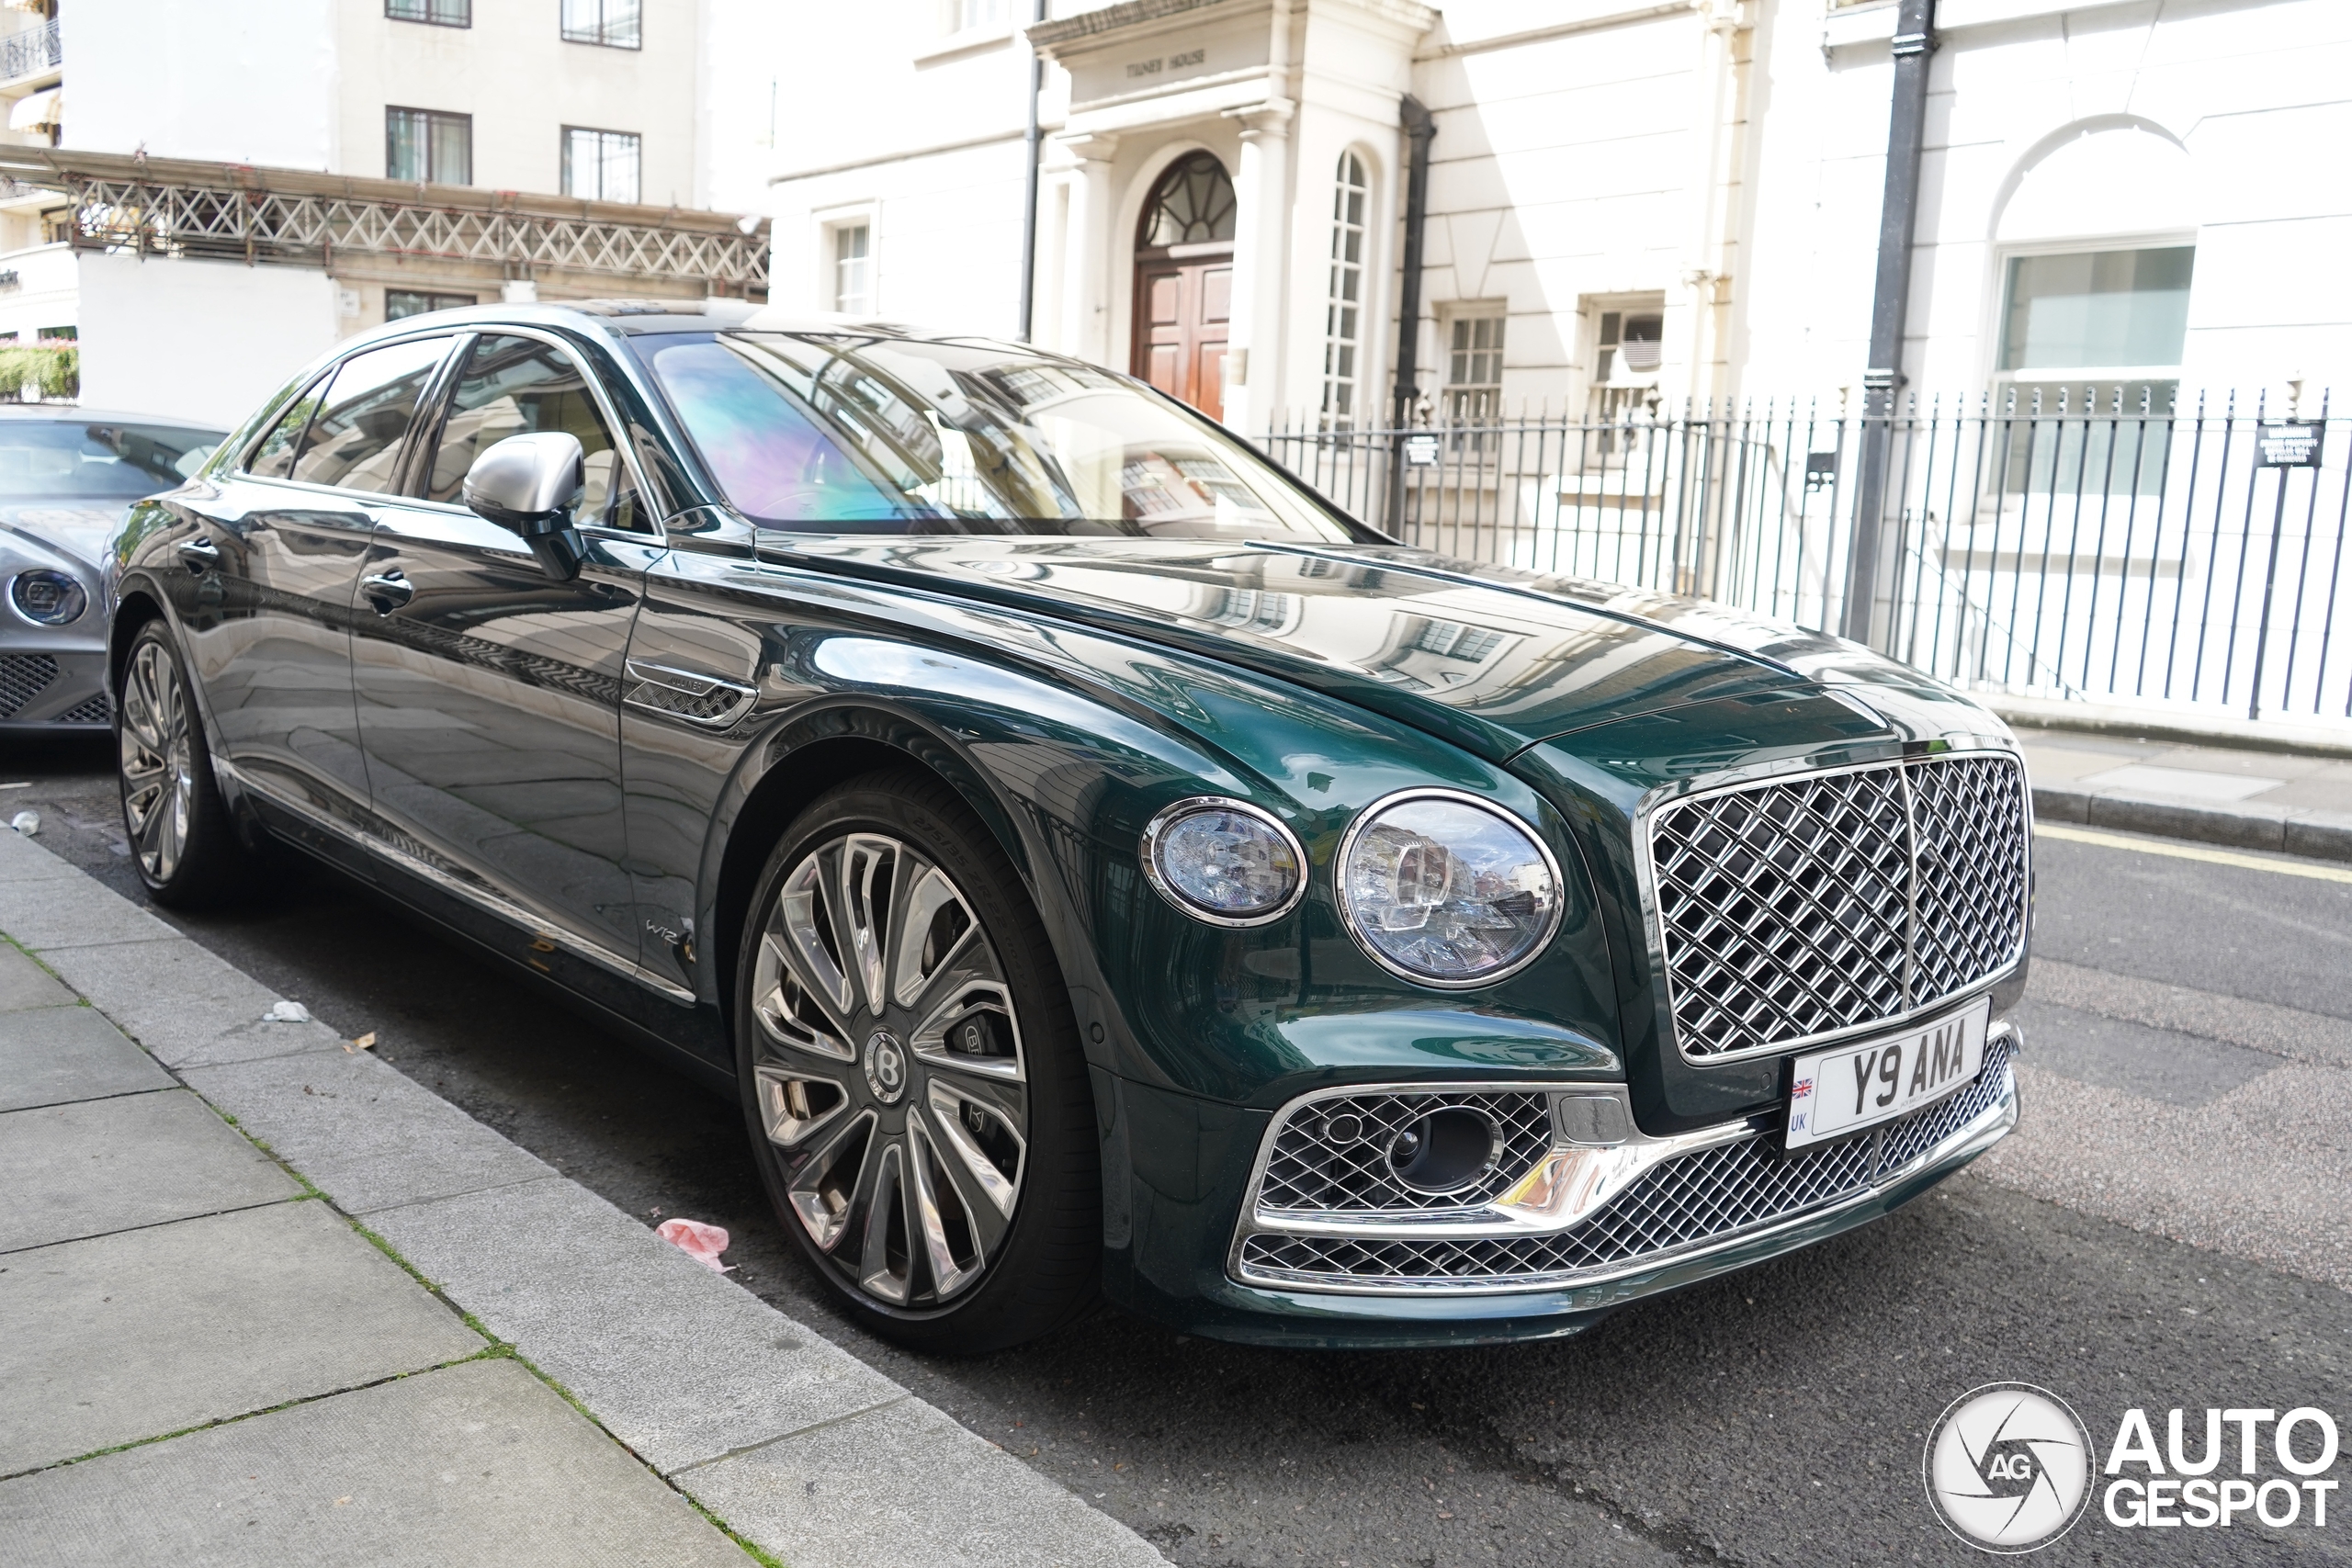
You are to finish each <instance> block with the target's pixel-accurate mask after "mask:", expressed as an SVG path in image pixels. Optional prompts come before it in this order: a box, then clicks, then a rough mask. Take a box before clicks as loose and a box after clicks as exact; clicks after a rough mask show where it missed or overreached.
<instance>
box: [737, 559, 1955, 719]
mask: <svg viewBox="0 0 2352 1568" xmlns="http://www.w3.org/2000/svg"><path fill="white" fill-rule="evenodd" d="M761 547H762V554H763V555H764V556H767V557H769V558H775V559H778V560H784V561H797V562H805V563H807V564H809V565H812V566H815V565H820V563H821V565H822V567H823V568H824V569H825V570H830V571H833V572H840V573H844V574H847V575H851V576H856V577H861V578H865V579H868V580H876V581H890V582H894V583H896V584H899V585H900V586H903V587H907V588H914V589H925V590H930V591H933V592H945V593H950V594H953V595H954V596H956V597H957V598H960V599H967V600H980V601H984V602H989V603H993V604H1001V605H1004V606H1006V607H1009V608H1021V609H1024V610H1030V611H1034V612H1035V613H1039V614H1043V615H1052V616H1057V617H1060V618H1063V619H1070V620H1076V621H1080V622H1082V623H1084V624H1087V625H1090V626H1095V627H1097V628H1100V629H1103V630H1108V631H1114V632H1116V633H1119V634H1121V635H1125V636H1129V637H1140V638H1144V639H1148V640H1150V641H1152V642H1156V643H1159V644H1161V645H1163V646H1167V647H1170V648H1176V649H1183V650H1186V651H1190V652H1194V653H1199V654H1203V655H1205V656H1207V657H1209V658H1213V659H1216V660H1223V661H1225V662H1227V663H1230V664H1238V665H1242V666H1244V667H1247V668H1250V669H1253V670H1257V671H1261V672H1263V673H1265V674H1268V675H1272V676H1275V677H1278V678H1280V679H1283V680H1285V681H1290V682H1296V683H1299V684H1302V685H1306V686H1308V687H1311V688H1314V689H1317V690H1320V691H1323V692H1326V693H1329V694H1332V695H1335V696H1339V697H1341V698H1343V699H1345V700H1347V701H1350V702H1352V703H1355V704H1357V705H1360V706H1363V707H1366V708H1370V709H1372V710H1374V711H1375V712H1379V713H1382V714H1384V715H1385V716H1390V717H1394V718H1397V719H1398V720H1400V721H1401V722H1404V723H1408V724H1411V725H1413V726H1414V727H1415V728H1419V729H1422V730H1424V731H1427V732H1430V733H1434V734H1437V735H1440V736H1442V737H1443V738H1445V739H1450V740H1452V741H1453V742H1454V743H1455V744H1457V745H1460V746H1463V747H1464V748H1465V749H1466V750H1471V751H1473V752H1475V753H1476V754H1478V755H1480V756H1482V757H1485V758H1487V759H1488V760H1489V761H1507V760H1509V759H1510V758H1511V757H1513V756H1516V755H1517V754H1519V753H1520V752H1521V751H1524V750H1527V749H1528V748H1529V747H1531V746H1532V745H1535V744H1537V743H1539V742H1541V741H1544V740H1547V739H1554V738H1555V737H1559V736H1562V735H1566V734H1568V733H1571V732H1573V731H1576V730H1579V729H1584V728H1590V727H1593V726H1596V725H1601V724H1608V723H1611V722H1613V721H1616V720H1619V719H1623V718H1626V717H1630V716H1635V715H1639V714H1645V713H1654V712H1658V711H1660V710H1664V709H1669V708H1674V707H1678V706H1681V705H1687V704H1692V703H1703V702H1716V701H1722V700H1724V699H1727V698H1733V697H1739V696H1748V695H1760V694H1768V693H1771V692H1775V691H1786V692H1793V691H1798V690H1809V691H1817V690H1819V689H1820V688H1822V687H1831V688H1837V687H1877V688H1881V689H1883V690H1887V691H1899V690H1900V689H1903V688H1927V686H1928V683H1927V682H1924V681H1923V680H1922V678H1921V677H1919V676H1918V675H1917V674H1916V673H1914V672H1912V671H1907V670H1905V669H1904V668H1903V667H1901V666H1899V665H1895V664H1892V663H1890V662H1889V661H1887V660H1883V659H1880V658H1879V657H1877V656H1876V655H1874V654H1871V653H1870V652H1868V651H1867V650H1865V649H1860V648H1858V647H1856V646H1855V645H1853V644H1851V643H1847V642H1842V641H1840V640H1838V639H1837V638H1835V637H1823V636H1820V635H1818V634H1815V633H1810V632H1804V631H1799V630H1797V629H1795V628H1793V627H1792V626H1786V625H1784V624H1781V623H1778V622H1773V621H1770V620H1766V619H1763V618H1761V617H1758V616H1754V615H1746V614H1744V613H1742V612H1739V611H1736V610H1731V609H1727V608H1725V607H1724V606H1722V605H1719V604H1712V603H1708V602H1706V601H1702V600H1693V599H1683V598H1678V597H1675V596H1673V595H1670V594H1661V593H1656V592H1648V591H1646V590H1641V589H1628V588H1623V587H1618V586H1615V585H1613V584H1607V583H1596V582H1591V581H1585V580H1582V579H1577V578H1568V577H1557V576H1542V575H1538V574H1535V573H1532V572H1520V571H1514V570H1510V569H1507V568H1498V567H1493V566H1487V565H1482V564H1478V563H1475V562H1469V561H1464V560H1460V559H1455V558H1449V557H1445V556H1442V555H1437V554H1434V553H1431V552H1428V551H1423V550H1417V549H1412V548H1408V547H1402V546H1363V545H1345V546H1313V547H1294V546H1288V545H1269V544H1232V543H1227V542H1223V541H1194V540H1149V539H1130V538H1118V539H1084V538H1078V539H1070V538H1050V539H1026V538H1023V539H1005V538H965V537H948V538H906V537H892V538H887V539H885V538H860V537H850V536H831V537H825V538H812V537H809V536H781V535H764V536H762V541H761ZM1929 689H1930V690H1931V688H1929ZM1865 701H1867V699H1865ZM1876 706H1877V705H1876V704H1871V705H1870V706H1869V707H1868V708H1866V709H1865V712H1866V714H1867V713H1869V712H1871V711H1873V710H1874V709H1875V708H1876Z"/></svg>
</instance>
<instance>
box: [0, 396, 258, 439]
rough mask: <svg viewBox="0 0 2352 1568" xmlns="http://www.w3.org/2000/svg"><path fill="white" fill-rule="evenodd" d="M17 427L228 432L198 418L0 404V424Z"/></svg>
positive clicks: (55, 405) (73, 405)
mask: <svg viewBox="0 0 2352 1568" xmlns="http://www.w3.org/2000/svg"><path fill="white" fill-rule="evenodd" d="M11 422H13V423H18V424H24V423H36V424H149V425H164V426H167V427H169V428H171V429H173V430H200V431H203V432H205V433H207V434H211V435H222V436H225V435H227V434H229V433H228V432H227V431H225V430H223V429H221V428H220V426H219V425H217V424H213V423H209V422H207V421H204V420H200V419H178V418H175V417H174V416H173V415H170V414H162V413H125V412H123V411H121V410H120V409H85V408H84V407H82V406H81V405H80V404H79V403H0V423H11Z"/></svg>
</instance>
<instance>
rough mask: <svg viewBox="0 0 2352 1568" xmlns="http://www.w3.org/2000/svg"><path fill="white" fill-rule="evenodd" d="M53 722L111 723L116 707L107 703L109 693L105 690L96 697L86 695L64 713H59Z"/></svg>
mask: <svg viewBox="0 0 2352 1568" xmlns="http://www.w3.org/2000/svg"><path fill="white" fill-rule="evenodd" d="M53 722H55V723H58V724H111V723H112V722H114V709H112V708H111V707H108V706H107V694H105V693H104V692H100V693H99V694H97V695H96V696H95V697H85V698H83V699H82V700H81V701H80V702H78V703H75V704H74V705H73V706H72V707H70V708H67V709H66V710H65V711H64V712H63V713H62V714H59V715H58V716H57V717H56V719H55V720H54V721H53Z"/></svg>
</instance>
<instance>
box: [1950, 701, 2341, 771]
mask: <svg viewBox="0 0 2352 1568" xmlns="http://www.w3.org/2000/svg"><path fill="white" fill-rule="evenodd" d="M1970 695H1971V698H1972V700H1973V701H1974V702H1976V703H1977V704H1978V705H1980V706H1983V707H1986V708H1989V709H1991V710H1992V711H1993V712H1994V713H1996V714H1998V715H1999V716H2001V717H2002V719H2004V720H2005V721H2007V723H2008V724H2009V725H2010V726H2011V727H2013V728H2018V729H2039V730H2045V731H2048V732H2050V733H2052V734H2060V733H2069V734H2075V735H2113V736H2120V737H2121V738H2123V739H2131V740H2161V741H2165V742H2166V743H2167V744H2169V745H2174V746H2214V747H2219V748H2222V750H2232V751H2278V752H2285V753H2288V754H2290V755H2292V756H2297V757H2335V758H2352V731H2346V730H2345V729H2343V728H2338V727H2335V726H2328V725H2314V724H2297V723H2295V722H2293V721H2291V720H2280V719H2268V718H2265V719H2246V718H2222V717H2218V716H2217V717H2211V718H2209V717H2205V716H2201V715H2190V716H2183V715H2181V714H2178V713H2177V712H2167V711H2165V710H2161V709H2159V710H2154V711H2150V710H2148V709H2143V708H2135V707H2121V706H2113V705H2104V704H2099V703H2079V702H2059V701H2055V700H2030V699H2026V698H2019V697H2002V696H1994V695H1989V694H1983V693H1972V694H1970Z"/></svg>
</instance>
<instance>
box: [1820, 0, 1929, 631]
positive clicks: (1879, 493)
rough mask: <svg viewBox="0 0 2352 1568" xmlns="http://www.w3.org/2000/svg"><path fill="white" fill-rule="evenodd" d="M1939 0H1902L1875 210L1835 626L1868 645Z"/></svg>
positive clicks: (1875, 604) (1877, 583)
mask: <svg viewBox="0 0 2352 1568" xmlns="http://www.w3.org/2000/svg"><path fill="white" fill-rule="evenodd" d="M1935 27H1936V0H1902V6H1901V7H1900V9H1898V10H1897V11H1896V13H1895V21H1894V102H1893V107H1892V108H1891V110H1890V112H1889V115H1888V118H1887V127H1886V197H1885V200H1884V202H1883V205H1882V206H1881V207H1880V209H1879V221H1878V288H1877V292H1876V294H1875V296H1874V297H1873V299H1872V302H1871V358H1870V367H1869V368H1868V369H1867V370H1865V371H1864V372H1863V375H1862V443H1861V446H1862V451H1861V458H1862V468H1861V472H1860V475H1859V476H1857V479H1856V482H1855V486H1854V535H1853V543H1852V547H1851V548H1850V549H1849V551H1848V552H1847V557H1846V615H1845V622H1844V625H1843V626H1842V627H1841V628H1840V629H1841V630H1842V631H1843V632H1844V634H1845V635H1846V636H1847V637H1851V638H1853V639H1854V640H1855V641H1856V642H1860V643H1871V642H1872V641H1873V637H1872V634H1873V633H1874V632H1875V631H1877V630H1878V629H1880V628H1879V627H1878V626H1877V625H1876V622H1877V610H1878V598H1879V588H1880V581H1879V579H1880V577H1881V575H1882V566H1881V557H1882V556H1883V554H1884V551H1883V549H1882V547H1881V546H1882V543H1883V536H1884V534H1885V531H1886V476H1887V469H1888V468H1889V467H1890V465H1891V461H1892V457H1893V448H1894V408H1895V398H1896V395H1897V394H1898V393H1899V392H1900V391H1901V389H1902V387H1903V333H1904V327H1905V318H1906V316H1907V314H1908V312H1909V310H1910V304H1911V247H1912V237H1913V236H1914V235H1915V234H1917V232H1918V217H1919V152H1920V148H1921V144H1922V143H1923V142H1925V141H1927V136H1928V60H1929V57H1930V56H1932V55H1933V54H1934V53H1935V49H1936V34H1935Z"/></svg>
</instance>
